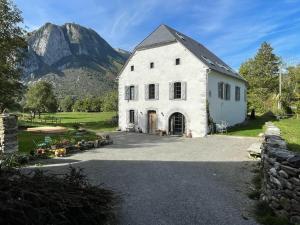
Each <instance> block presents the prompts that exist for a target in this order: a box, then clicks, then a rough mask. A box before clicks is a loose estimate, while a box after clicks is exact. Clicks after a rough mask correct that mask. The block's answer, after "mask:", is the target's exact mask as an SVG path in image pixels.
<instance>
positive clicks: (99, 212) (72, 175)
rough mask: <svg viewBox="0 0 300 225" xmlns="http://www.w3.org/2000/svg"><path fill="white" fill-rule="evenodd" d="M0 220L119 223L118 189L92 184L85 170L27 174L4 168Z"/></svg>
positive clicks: (35, 224)
mask: <svg viewBox="0 0 300 225" xmlns="http://www.w3.org/2000/svg"><path fill="white" fill-rule="evenodd" d="M0 183H1V185H0V193H1V198H0V214H1V217H0V224H31V225H41V224H44V225H48V224H49V225H50V224H51V225H58V224H64V225H71V224H72V225H83V224H89V225H94V224H97V225H98V224H105V225H110V224H116V221H115V220H116V215H115V206H116V203H117V202H118V201H117V200H118V199H117V198H116V197H115V195H114V193H113V192H112V191H110V190H106V189H104V188H101V187H99V186H92V185H91V184H89V182H88V181H87V179H86V176H85V175H83V174H82V170H80V169H75V168H70V171H69V173H68V174H64V175H60V176H59V175H53V174H49V173H47V174H46V173H44V172H43V171H40V170H36V171H33V172H31V173H30V175H26V174H24V172H23V173H21V172H19V171H17V170H11V169H10V170H3V169H2V170H0Z"/></svg>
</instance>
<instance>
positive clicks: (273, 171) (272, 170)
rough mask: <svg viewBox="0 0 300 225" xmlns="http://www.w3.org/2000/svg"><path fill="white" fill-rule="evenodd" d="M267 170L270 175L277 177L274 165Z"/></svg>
mask: <svg viewBox="0 0 300 225" xmlns="http://www.w3.org/2000/svg"><path fill="white" fill-rule="evenodd" d="M269 171H270V174H271V175H272V176H274V177H277V171H276V169H275V168H274V167H273V168H271V169H270V170H269Z"/></svg>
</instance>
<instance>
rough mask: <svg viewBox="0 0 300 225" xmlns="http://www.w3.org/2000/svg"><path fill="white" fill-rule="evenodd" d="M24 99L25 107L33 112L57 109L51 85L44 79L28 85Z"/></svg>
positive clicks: (54, 110)
mask: <svg viewBox="0 0 300 225" xmlns="http://www.w3.org/2000/svg"><path fill="white" fill-rule="evenodd" d="M25 99H26V105H25V107H26V108H27V109H30V110H33V111H34V112H38V113H41V112H56V110H57V99H56V97H55V95H54V93H53V87H52V85H51V84H49V83H47V82H46V81H39V82H37V83H35V84H33V85H32V86H30V87H29V89H28V91H27V93H26V96H25Z"/></svg>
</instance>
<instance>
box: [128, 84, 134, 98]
mask: <svg viewBox="0 0 300 225" xmlns="http://www.w3.org/2000/svg"><path fill="white" fill-rule="evenodd" d="M134 99H135V86H134V85H130V86H129V100H134Z"/></svg>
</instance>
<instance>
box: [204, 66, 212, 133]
mask: <svg viewBox="0 0 300 225" xmlns="http://www.w3.org/2000/svg"><path fill="white" fill-rule="evenodd" d="M210 72H211V69H210V68H208V69H206V74H205V87H206V91H205V110H206V112H205V115H206V116H205V118H206V126H205V136H207V134H208V119H209V118H208V117H207V116H208V115H207V108H208V107H209V106H208V105H207V103H208V92H209V88H208V74H209V73H210Z"/></svg>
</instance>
